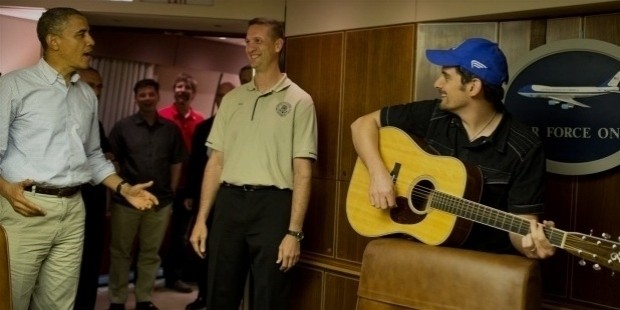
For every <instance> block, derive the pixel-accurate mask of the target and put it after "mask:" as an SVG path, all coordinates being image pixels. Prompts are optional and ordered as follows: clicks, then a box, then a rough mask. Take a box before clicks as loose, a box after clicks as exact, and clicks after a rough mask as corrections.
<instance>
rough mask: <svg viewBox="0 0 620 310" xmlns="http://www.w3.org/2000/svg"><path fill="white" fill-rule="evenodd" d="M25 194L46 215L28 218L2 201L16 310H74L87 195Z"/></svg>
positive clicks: (0, 217)
mask: <svg viewBox="0 0 620 310" xmlns="http://www.w3.org/2000/svg"><path fill="white" fill-rule="evenodd" d="M24 196H26V198H27V199H29V200H31V201H32V202H34V203H35V204H37V205H38V206H40V207H42V208H43V209H45V210H46V212H47V214H46V215H45V216H35V217H24V216H22V215H21V214H18V213H17V212H15V210H14V209H13V207H12V206H11V205H10V204H9V202H8V201H7V200H6V199H4V198H3V197H0V222H1V223H2V225H3V226H4V228H5V229H6V231H7V236H8V240H9V253H10V254H9V255H10V259H11V288H12V292H13V294H12V296H13V310H27V309H31V310H38V309H41V310H44V309H45V310H49V309H54V310H72V309H73V303H74V300H75V294H76V291H77V283H78V277H79V271H80V260H81V256H82V242H83V239H84V214H85V213H84V203H83V202H82V196H81V195H80V194H79V193H78V194H76V195H73V196H71V197H66V198H59V197H56V196H49V195H43V194H33V193H31V192H24Z"/></svg>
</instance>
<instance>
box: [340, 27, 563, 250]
mask: <svg viewBox="0 0 620 310" xmlns="http://www.w3.org/2000/svg"><path fill="white" fill-rule="evenodd" d="M426 57H427V58H428V60H429V61H430V62H431V63H433V64H435V65H439V66H441V74H440V75H439V77H438V78H437V80H436V81H435V84H434V87H435V88H436V89H437V91H438V92H439V95H440V99H435V100H426V101H419V102H412V103H409V104H404V105H394V106H389V107H384V108H382V109H380V110H377V111H375V112H372V113H370V114H367V115H364V116H362V117H360V118H358V119H357V120H356V121H355V122H353V124H352V125H351V131H352V136H353V143H354V145H355V149H356V151H357V153H358V155H359V157H360V158H361V159H362V161H363V162H364V164H365V166H366V168H367V169H368V173H369V177H370V188H369V199H370V205H372V206H374V207H375V208H380V209H385V210H387V209H391V208H394V207H396V200H395V192H394V183H393V180H392V177H391V175H390V172H389V171H388V169H392V167H389V168H387V167H385V164H384V162H383V160H382V158H381V150H380V148H379V138H378V137H379V128H381V127H384V126H393V127H397V128H400V129H402V130H403V131H405V132H407V133H409V134H412V135H415V136H418V137H420V138H422V139H423V140H424V142H425V143H426V144H428V146H429V147H430V148H431V149H433V150H435V151H437V152H438V153H439V154H440V155H447V156H453V157H456V158H458V159H460V160H461V161H463V162H465V163H466V164H468V165H470V166H475V167H477V168H478V169H479V170H480V171H481V172H482V177H483V178H482V182H483V184H482V186H483V189H482V196H481V199H480V203H482V204H484V205H486V206H489V207H492V208H495V209H498V210H501V211H505V212H509V213H513V214H516V215H518V216H520V217H522V218H525V219H527V220H528V221H529V226H530V227H529V232H527V231H526V232H524V233H523V234H524V235H525V236H522V235H519V234H514V233H508V232H505V231H503V230H500V229H497V228H494V227H492V226H485V225H482V224H478V223H474V224H473V225H472V227H471V230H470V231H469V235H467V238H466V239H464V241H463V242H462V244H461V246H462V247H464V248H468V249H474V250H480V251H486V252H494V253H516V252H518V253H521V254H522V255H524V256H526V257H530V258H535V259H542V258H547V257H550V256H552V255H553V254H554V253H555V248H554V247H553V246H552V245H551V243H550V242H549V240H548V239H547V237H546V236H545V234H544V228H545V226H546V227H553V226H554V223H553V222H551V221H543V222H542V223H539V222H538V215H539V214H541V213H542V212H543V190H542V188H543V174H544V171H545V158H544V154H543V149H542V145H541V142H540V140H539V138H538V137H537V136H536V135H535V134H534V133H533V132H532V130H531V129H530V128H529V127H528V126H526V125H524V124H522V123H520V122H518V121H517V120H515V119H514V118H513V117H512V116H511V115H510V113H508V112H507V111H506V110H504V106H503V103H502V99H503V97H504V89H503V88H502V84H504V83H506V82H507V81H508V66H507V64H506V57H505V56H504V53H503V52H502V51H501V50H500V49H499V47H498V45H497V44H496V43H494V42H491V41H489V40H486V39H481V38H471V39H468V40H465V41H464V42H463V43H461V44H460V45H458V46H456V47H454V48H451V49H448V50H427V51H426ZM420 169H423V168H420ZM411 181H414V180H411Z"/></svg>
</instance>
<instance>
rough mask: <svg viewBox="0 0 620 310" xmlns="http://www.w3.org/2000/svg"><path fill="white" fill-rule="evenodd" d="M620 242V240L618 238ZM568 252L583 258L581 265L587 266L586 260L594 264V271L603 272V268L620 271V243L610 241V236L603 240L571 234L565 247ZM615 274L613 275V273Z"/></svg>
mask: <svg viewBox="0 0 620 310" xmlns="http://www.w3.org/2000/svg"><path fill="white" fill-rule="evenodd" d="M618 239H619V241H620V238H618ZM563 248H564V250H566V251H567V252H569V253H571V254H573V255H575V256H577V257H580V258H582V260H581V261H580V262H579V265H581V266H585V265H586V263H585V260H587V261H591V262H593V263H594V265H592V268H593V269H594V270H597V271H598V270H601V266H604V267H607V268H609V269H611V270H613V271H620V242H615V241H612V240H610V236H609V235H608V234H603V238H599V237H595V236H592V235H586V234H581V233H574V232H569V233H567V234H566V240H565V242H564V246H563ZM612 274H613V273H612Z"/></svg>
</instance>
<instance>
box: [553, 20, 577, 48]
mask: <svg viewBox="0 0 620 310" xmlns="http://www.w3.org/2000/svg"><path fill="white" fill-rule="evenodd" d="M581 21H582V19H581V17H568V18H557V19H550V20H548V21H547V43H549V42H553V41H558V40H566V39H577V38H580V37H581V27H582V23H581Z"/></svg>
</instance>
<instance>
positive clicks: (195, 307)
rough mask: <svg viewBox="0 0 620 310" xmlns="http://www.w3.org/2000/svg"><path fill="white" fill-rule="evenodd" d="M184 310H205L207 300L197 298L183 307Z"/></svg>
mask: <svg viewBox="0 0 620 310" xmlns="http://www.w3.org/2000/svg"><path fill="white" fill-rule="evenodd" d="M185 310H207V300H206V299H204V298H202V297H200V296H198V298H196V300H194V301H193V302H192V303H191V304H189V305H187V307H185Z"/></svg>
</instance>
